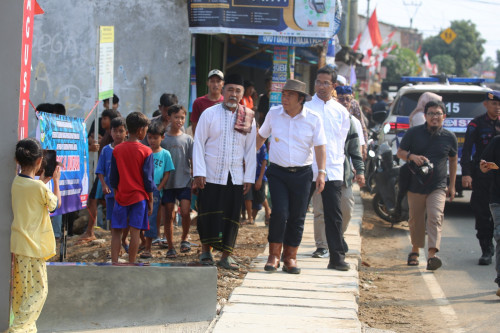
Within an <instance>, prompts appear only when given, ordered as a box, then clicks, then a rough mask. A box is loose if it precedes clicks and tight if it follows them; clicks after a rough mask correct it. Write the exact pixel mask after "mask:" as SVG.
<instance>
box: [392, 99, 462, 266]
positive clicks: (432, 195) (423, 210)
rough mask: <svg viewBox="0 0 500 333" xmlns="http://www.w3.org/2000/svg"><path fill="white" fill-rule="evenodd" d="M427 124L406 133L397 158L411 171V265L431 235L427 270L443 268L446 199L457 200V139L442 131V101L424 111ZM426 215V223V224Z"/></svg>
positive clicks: (409, 193)
mask: <svg viewBox="0 0 500 333" xmlns="http://www.w3.org/2000/svg"><path fill="white" fill-rule="evenodd" d="M424 115H425V120H426V122H425V124H423V125H420V126H415V127H412V128H410V129H409V130H408V132H406V134H405V136H404V137H403V139H402V140H401V144H400V146H399V148H398V153H397V155H398V157H399V158H400V159H402V160H404V161H406V162H407V163H409V164H408V166H409V168H410V171H411V180H410V186H409V189H408V205H409V207H410V219H409V221H408V223H409V226H410V237H411V243H412V250H411V252H410V254H409V255H408V262H407V263H408V266H417V265H418V264H419V262H418V256H419V250H420V248H423V247H424V246H425V233H426V231H427V235H428V259H427V269H428V270H436V269H438V268H439V267H441V265H442V263H441V259H439V257H437V256H436V253H437V252H438V251H439V246H440V243H441V227H442V222H443V218H444V204H445V201H446V196H449V198H450V201H451V200H453V198H454V197H455V177H456V174H457V161H458V156H457V138H456V137H455V134H453V133H452V132H450V131H448V130H445V129H444V128H443V122H444V119H445V118H446V107H445V105H444V104H443V103H442V102H440V101H430V102H428V103H427V104H426V105H425V108H424ZM447 161H449V175H450V183H449V186H448V187H447V186H446V183H447V182H446V180H447V179H446V178H447V172H446V162H447ZM426 214H427V221H426Z"/></svg>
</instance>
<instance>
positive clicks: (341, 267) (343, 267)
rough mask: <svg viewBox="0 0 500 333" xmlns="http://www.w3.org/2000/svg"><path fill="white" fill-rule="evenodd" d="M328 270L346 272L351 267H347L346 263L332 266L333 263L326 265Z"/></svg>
mask: <svg viewBox="0 0 500 333" xmlns="http://www.w3.org/2000/svg"><path fill="white" fill-rule="evenodd" d="M327 268H328V269H335V270H337V271H344V272H347V271H348V270H349V269H350V268H351V266H349V264H348V263H346V262H345V261H344V262H341V263H339V264H334V263H332V262H331V263H329V264H328V267H327Z"/></svg>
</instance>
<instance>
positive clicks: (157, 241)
mask: <svg viewBox="0 0 500 333" xmlns="http://www.w3.org/2000/svg"><path fill="white" fill-rule="evenodd" d="M166 241H167V240H166V239H165V238H157V239H155V240H154V241H152V242H151V244H152V245H160V244H161V243H163V242H166Z"/></svg>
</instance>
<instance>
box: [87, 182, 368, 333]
mask: <svg viewBox="0 0 500 333" xmlns="http://www.w3.org/2000/svg"><path fill="white" fill-rule="evenodd" d="M354 197H355V202H356V203H355V207H354V214H353V216H352V219H351V222H350V224H349V228H348V229H347V231H346V233H345V239H346V242H347V243H348V245H349V252H348V254H347V262H348V263H349V264H350V265H351V270H350V271H348V272H340V271H335V270H329V269H326V266H327V265H328V260H329V259H328V258H320V259H318V258H312V257H311V254H312V252H313V251H314V250H315V249H316V246H315V243H314V234H313V215H312V213H308V214H307V217H306V224H305V229H304V236H303V239H302V244H301V245H300V248H299V254H298V256H297V260H298V263H299V267H301V268H302V272H301V274H299V275H293V274H287V273H284V272H282V271H281V268H280V269H279V271H278V272H277V273H274V274H270V273H267V272H265V271H264V264H265V263H266V261H267V254H268V249H267V248H266V249H265V251H264V253H262V254H261V255H260V256H258V257H257V258H255V259H254V260H253V262H252V266H253V268H252V269H251V270H250V272H249V273H248V274H247V275H246V277H245V279H244V281H243V284H242V285H241V286H240V287H238V288H236V289H235V290H234V291H233V293H232V294H231V297H230V298H229V300H228V303H227V304H226V305H225V306H224V307H223V309H222V312H221V314H220V315H219V316H217V317H216V318H215V319H214V320H213V321H212V322H211V323H210V322H198V323H178V324H165V325H156V326H135V327H123V328H114V329H100V330H97V329H96V330H90V331H79V333H97V332H99V333H132V332H134V333H136V332H138V333H141V332H142V333H166V332H179V333H180V332H183V333H184V332H190V333H202V332H206V333H211V332H214V333H222V332H230V333H233V332H258V333H264V332H273V333H275V332H285V331H286V332H301V333H302V332H336V333H351V332H364V330H365V329H364V328H363V327H362V325H361V323H360V321H359V319H358V296H359V279H358V265H359V264H360V262H361V236H360V230H361V220H362V217H363V205H362V202H361V197H360V193H359V188H358V186H357V185H355V186H354ZM257 224H261V225H262V226H263V225H264V222H263V212H261V215H260V216H258V218H257ZM367 332H368V330H367ZM370 332H378V330H371V331H370Z"/></svg>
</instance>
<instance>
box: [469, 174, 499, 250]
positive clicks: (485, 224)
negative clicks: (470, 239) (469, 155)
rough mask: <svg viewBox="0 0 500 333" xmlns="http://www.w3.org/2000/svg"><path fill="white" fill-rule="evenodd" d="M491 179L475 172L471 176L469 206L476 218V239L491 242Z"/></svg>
mask: <svg viewBox="0 0 500 333" xmlns="http://www.w3.org/2000/svg"><path fill="white" fill-rule="evenodd" d="M492 182H493V178H492V177H491V176H490V175H485V174H483V173H482V172H481V171H479V170H477V171H475V172H474V173H473V175H472V194H471V197H470V205H471V207H472V211H473V212H474V217H475V218H476V231H477V233H476V237H477V238H478V239H479V240H486V241H489V242H491V240H492V239H493V219H492V218H491V212H490V209H489V208H490V206H489V204H490V185H491V183H492Z"/></svg>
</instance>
